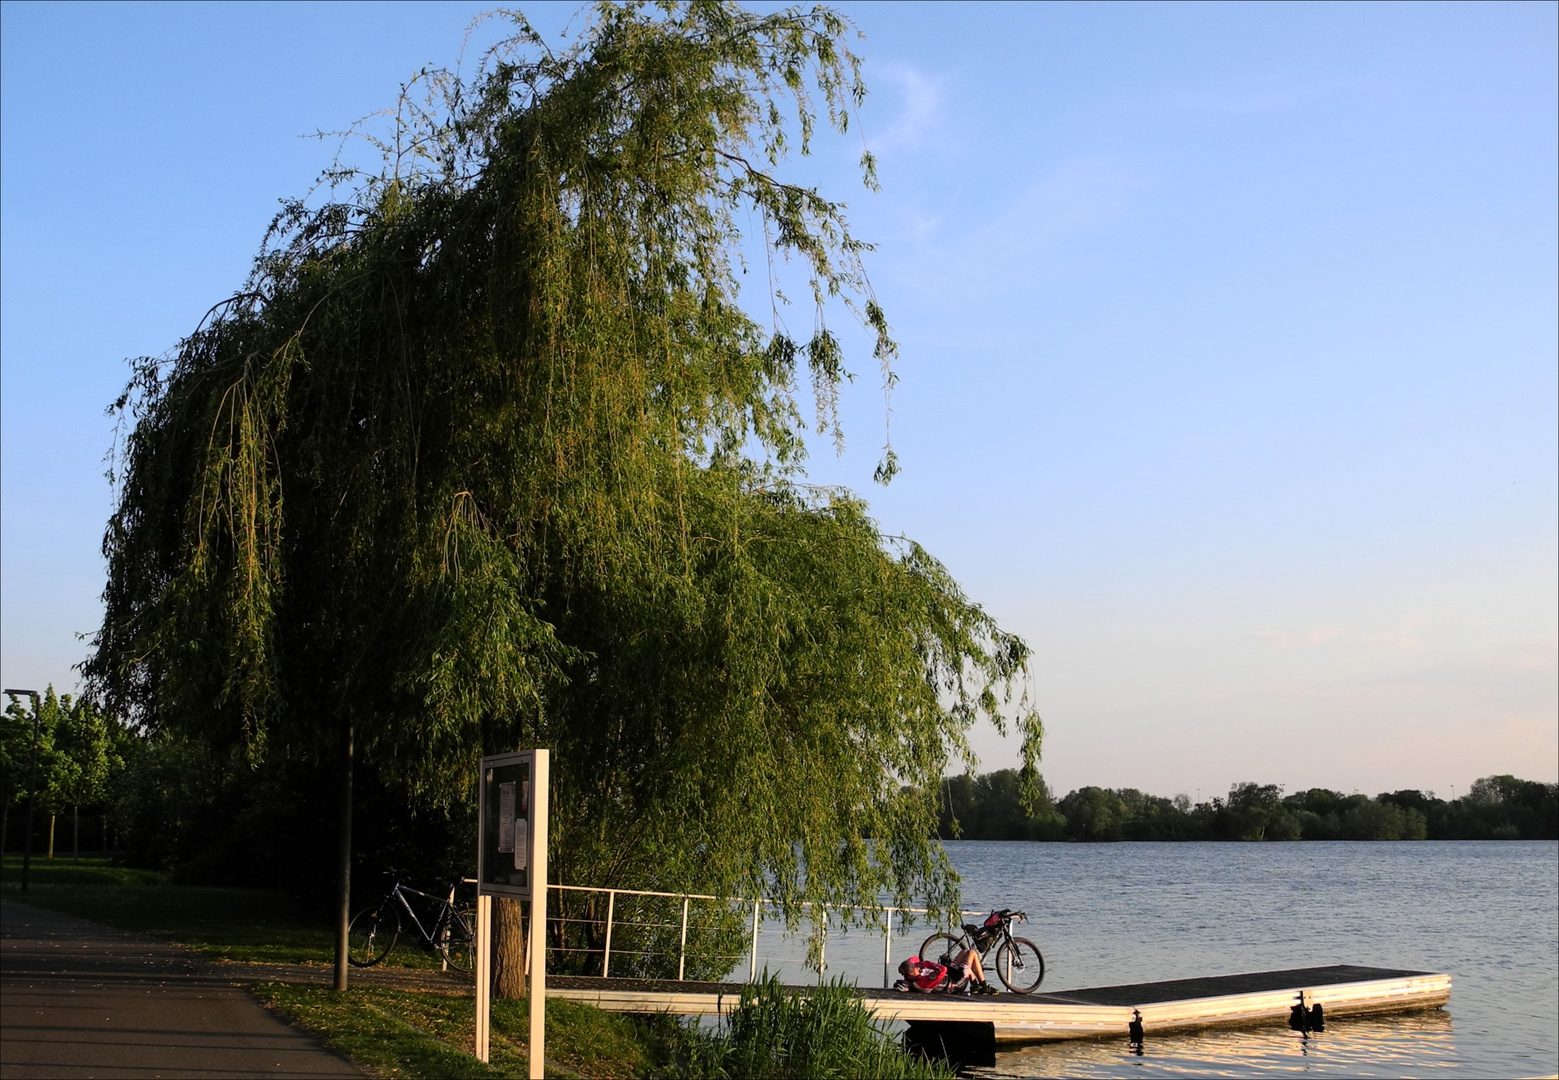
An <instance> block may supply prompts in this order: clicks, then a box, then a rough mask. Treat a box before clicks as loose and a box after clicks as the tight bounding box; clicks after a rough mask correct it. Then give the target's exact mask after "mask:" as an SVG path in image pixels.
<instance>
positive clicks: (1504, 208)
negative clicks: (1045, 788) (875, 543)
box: [0, 3, 1559, 798]
mask: <svg viewBox="0 0 1559 1080" xmlns="http://www.w3.org/2000/svg"><path fill="white" fill-rule="evenodd" d="M841 6H842V7H843V8H844V10H845V11H846V12H847V13H848V14H850V15H851V16H852V17H853V18H854V19H855V20H856V22H857V24H858V25H859V27H860V28H861V30H862V31H863V32H864V33H865V34H866V40H864V41H863V42H861V43H860V51H861V52H862V54H863V55H864V56H865V57H866V61H867V66H866V72H867V79H868V82H869V84H870V85H871V88H872V96H871V98H870V99H869V101H868V104H867V107H866V110H865V112H864V115H863V117H862V120H863V124H862V128H863V129H864V131H863V132H862V133H857V132H854V131H852V132H851V134H850V135H848V136H846V137H844V138H840V139H825V140H823V141H822V143H821V144H820V146H819V152H818V154H817V155H816V156H815V157H814V158H812V159H810V160H808V161H806V162H803V163H799V164H798V165H797V167H796V170H795V175H796V176H798V177H801V178H805V179H807V180H808V181H809V182H816V183H818V184H820V185H823V186H824V187H825V189H827V190H828V191H830V192H832V193H836V194H838V195H840V196H841V197H843V198H845V199H847V200H848V201H849V202H850V204H851V217H852V220H853V222H854V224H855V227H856V231H857V232H858V233H859V234H860V235H862V236H863V237H864V238H866V239H869V240H872V241H874V242H875V243H876V244H877V245H878V250H877V251H876V253H875V254H874V255H873V256H872V257H871V260H870V262H869V264H868V268H869V271H870V273H871V275H872V279H873V284H874V287H875V289H876V291H877V294H878V296H879V297H880V299H881V300H882V303H883V305H884V307H885V308H886V309H887V312H888V315H889V318H890V320H891V321H892V323H893V325H894V328H895V330H896V332H897V335H898V338H899V340H900V342H901V344H902V348H903V355H902V358H901V360H900V363H899V373H900V376H901V378H902V382H901V384H900V386H899V388H898V389H897V390H896V391H895V393H894V396H893V399H892V417H891V418H892V437H893V442H894V445H895V447H896V448H897V451H898V453H899V455H900V456H901V458H902V459H903V464H904V468H905V471H904V474H903V475H902V476H901V477H900V478H899V479H898V480H897V481H895V483H894V484H893V485H892V486H891V487H890V488H888V489H886V490H884V489H881V488H876V487H874V486H873V485H872V484H871V483H870V474H871V470H872V467H873V466H874V464H875V463H876V460H877V456H878V448H879V446H880V445H881V443H882V429H883V421H884V406H883V399H882V395H881V392H880V390H879V389H878V387H877V379H876V378H875V377H874V372H873V370H872V365H871V361H870V357H869V356H868V355H866V353H865V351H864V349H862V350H858V352H857V356H858V360H857V362H856V364H855V368H856V370H858V371H859V372H860V374H861V377H860V379H859V381H858V382H857V384H856V385H855V386H853V387H852V388H851V389H850V390H849V391H848V392H847V394H846V398H845V401H844V414H845V420H846V431H847V436H848V437H849V445H848V448H847V450H846V452H845V454H844V455H843V457H839V458H836V457H835V456H834V454H833V452H832V450H831V449H830V448H828V447H826V446H823V445H819V447H818V448H817V449H816V451H815V453H814V458H813V463H812V475H813V478H814V479H816V480H818V481H820V482H827V483H842V484H847V485H849V486H852V487H854V488H856V489H857V490H860V491H862V492H863V493H865V494H866V495H867V497H868V498H869V499H870V500H871V502H872V506H873V508H874V511H875V512H876V513H877V515H878V517H879V519H880V520H881V522H882V523H883V525H884V527H885V528H886V529H888V530H889V531H891V532H902V533H905V534H908V535H910V536H913V537H915V538H916V539H918V540H920V541H921V542H923V543H924V544H925V545H926V546H927V547H928V548H929V549H930V550H932V551H933V552H934V553H936V554H937V555H939V556H940V557H941V558H942V559H944V560H945V561H946V562H947V563H948V565H949V566H950V567H951V569H952V570H953V572H954V573H955V574H956V575H957V576H958V577H959V579H960V580H961V581H963V582H964V584H965V585H966V587H967V589H968V591H969V592H970V594H971V595H972V596H974V597H975V598H976V599H977V600H978V601H979V602H981V603H982V604H984V605H985V606H986V607H987V608H989V609H990V610H991V611H993V612H994V613H995V614H996V615H997V616H998V617H999V618H1000V619H1001V620H1002V621H1003V622H1004V623H1005V624H1006V625H1008V626H1009V627H1011V628H1012V629H1014V630H1016V631H1018V632H1020V633H1022V634H1023V635H1024V636H1025V637H1026V638H1027V639H1028V640H1029V641H1030V643H1031V644H1032V645H1033V646H1034V648H1035V652H1036V660H1035V665H1034V667H1035V670H1034V685H1033V693H1034V696H1035V698H1036V700H1037V702H1038V704H1039V707H1040V709H1041V712H1042V713H1043V715H1044V716H1045V719H1046V722H1047V728H1048V732H1049V736H1048V741H1047V745H1046V752H1045V771H1046V774H1047V776H1048V778H1049V779H1050V780H1051V782H1052V784H1053V785H1054V786H1056V787H1058V788H1060V789H1061V790H1063V791H1064V790H1067V789H1068V788H1071V787H1073V786H1077V785H1080V784H1085V783H1096V784H1104V785H1108V786H1124V785H1132V786H1137V787H1142V788H1145V789H1148V790H1151V791H1155V792H1160V793H1164V794H1173V793H1175V792H1180V791H1184V792H1187V793H1189V794H1192V795H1193V796H1194V795H1196V794H1197V793H1198V792H1200V794H1201V796H1202V797H1204V798H1205V797H1207V796H1208V795H1210V794H1213V793H1216V792H1220V791H1222V790H1224V789H1226V788H1227V787H1228V785H1229V784H1230V783H1231V782H1234V781H1238V780H1245V779H1251V780H1260V781H1263V782H1275V783H1283V784H1285V785H1287V786H1288V787H1289V789H1290V790H1295V789H1298V788H1301V787H1307V786H1311V785H1325V786H1332V787H1340V788H1343V789H1344V790H1353V789H1358V790H1362V791H1369V792H1374V791H1380V790H1386V789H1394V788H1398V787H1422V788H1429V789H1434V790H1436V791H1438V792H1439V793H1440V794H1442V795H1449V794H1450V793H1451V788H1452V787H1453V785H1454V786H1455V788H1456V789H1457V790H1458V791H1465V789H1466V785H1467V784H1469V783H1470V782H1471V781H1472V780H1473V779H1474V778H1476V777H1477V776H1481V775H1486V774H1489V773H1494V772H1515V773H1517V774H1518V775H1522V776H1527V777H1531V778H1537V779H1546V780H1554V779H1556V775H1559V672H1556V652H1559V599H1556V598H1559V580H1556V578H1559V575H1556V550H1559V535H1556V534H1559V528H1556V518H1559V506H1556V503H1559V496H1556V490H1559V477H1556V475H1555V473H1556V461H1559V446H1556V443H1559V431H1556V428H1559V425H1556V399H1559V393H1556V390H1559V388H1556V385H1555V382H1556V377H1555V372H1556V363H1555V359H1556V352H1559V341H1556V336H1559V334H1556V323H1559V313H1556V299H1555V298H1556V295H1559V282H1556V280H1555V279H1556V276H1559V275H1556V264H1559V258H1556V255H1559V252H1556V234H1559V222H1556V220H1555V219H1556V205H1559V197H1556V196H1559V190H1556V189H1559V177H1556V172H1559V169H1556V158H1559V147H1556V134H1555V133H1556V130H1559V117H1556V111H1559V110H1556V93H1555V87H1556V82H1559V79H1556V74H1559V73H1556V60H1555V57H1556V55H1559V48H1556V46H1559V22H1556V11H1559V8H1556V6H1555V5H1553V4H1513V5H1501V4H1488V3H1485V4H1476V5H1473V4H1467V5H1457V4H1437V5H1415V4H1388V5H1371V4H1349V5H1336V4H1333V5H1285V4H1262V5H1239V4H1213V5H1194V4H1193V5H1154V4H1132V5H1070V4H1048V5H1034V6H1023V5H1015V4H992V5H981V4H959V5H933V4H916V5H912V6H911V5H905V6H898V5H893V4H874V5H853V4H846V5H841ZM484 7H485V5H480V4H459V3H451V4H415V3H402V4H395V5H369V4H361V5H355V4H308V5H291V4H267V5H248V4H227V5H220V6H215V5H213V6H200V5H158V4H145V5H111V4H110V5H71V4H48V5H37V4H21V3H5V4H4V5H3V6H0V114H3V115H0V668H3V678H4V684H5V685H7V686H15V685H18V684H22V685H33V684H42V683H46V682H51V681H52V682H54V683H55V684H56V685H58V686H61V687H68V686H71V685H73V684H74V682H75V675H74V673H73V671H72V670H71V669H72V665H74V664H75V663H77V662H78V661H79V660H80V659H81V657H82V655H83V652H84V645H83V644H82V642H81V641H79V640H78V639H77V638H76V637H75V634H76V633H78V632H90V631H91V630H92V629H93V628H94V627H95V624H96V620H97V618H98V605H97V594H98V592H99V591H100V589H101V587H102V578H103V567H102V562H101V559H100V557H99V555H98V545H99V541H100V537H101V531H102V524H103V521H104V519H105V518H106V516H107V513H108V509H109V505H110V492H109V489H108V487H107V485H106V483H105V482H104V481H103V477H102V474H103V469H104V463H103V457H104V454H105V453H106V451H107V450H108V449H109V447H110V445H111V442H112V435H113V433H112V423H111V421H110V420H109V419H108V418H107V417H105V416H104V413H103V409H104V406H105V405H106V404H107V403H108V402H109V401H111V400H112V399H113V398H114V397H115V396H116V394H117V393H118V391H119V389H120V387H121V386H122V384H123V382H124V380H125V377H126V368H125V365H124V358H125V357H127V356H132V355H137V354H143V353H161V352H163V351H165V350H166V349H168V348H169V347H171V346H172V345H173V344H174V343H175V342H176V341H177V340H178V338H179V337H180V336H181V335H183V334H185V333H187V332H188V331H189V330H190V329H192V328H193V327H194V325H195V323H196V322H197V320H198V319H199V318H200V316H201V315H202V313H204V311H205V310H206V309H207V308H208V307H209V306H210V305H211V304H212V303H214V302H215V301H217V300H219V299H222V298H223V297H224V296H226V295H228V294H229V293H230V292H231V291H232V290H233V289H235V288H236V287H237V286H238V285H239V283H240V282H241V281H242V279H243V276H244V274H245V271H246V269H247V266H248V263H249V260H250V258H251V257H252V255H253V254H254V251H255V249H256V246H257V244H258V242H259V239H260V236H261V234H262V232H263V230H264V228H265V225H266V223H267V222H268V221H269V219H270V216H271V215H272V214H273V213H274V211H275V208H276V200H277V199H278V198H281V197H283V196H288V195H297V194H301V193H303V192H304V191H306V190H307V189H308V187H309V185H310V183H311V182H312V180H313V178H314V177H315V175H316V174H317V173H318V171H319V170H320V169H321V168H323V167H324V166H325V165H327V164H328V163H329V161H330V158H331V155H332V153H333V150H334V144H333V143H328V142H327V143H321V142H319V141H317V140H312V139H307V138H301V137H300V136H303V135H306V134H307V133H310V132H313V131H316V130H318V129H321V128H323V129H336V128H340V127H342V126H345V125H347V124H349V123H351V122H352V121H353V120H355V119H357V118H359V117H361V116H363V115H365V114H367V113H369V112H372V111H374V110H376V109H379V108H382V107H384V106H385V105H388V104H390V103H391V102H392V101H393V99H394V95H395V92H396V87H397V86H398V84H399V83H400V82H401V81H403V80H404V79H406V78H407V77H409V76H410V75H411V74H412V73H414V72H415V71H416V70H417V69H418V68H419V67H421V66H422V65H424V64H429V63H432V64H450V63H453V62H454V61H455V60H456V59H457V57H458V54H459V51H460V48H461V42H462V40H463V37H464V34H465V30H466V27H467V26H468V24H469V23H470V21H471V19H472V17H473V16H474V15H476V14H477V13H478V12H480V11H481V10H483V8H484ZM524 7H525V10H526V11H527V12H528V13H530V14H531V15H532V16H533V18H534V19H535V21H536V22H537V23H538V25H540V26H542V27H543V28H545V29H547V30H548V31H549V32H557V31H560V30H561V29H562V28H563V27H564V25H565V24H566V23H567V22H568V21H569V19H570V18H571V17H572V16H573V14H574V13H575V11H576V10H577V8H576V6H575V5H572V4H563V5H548V4H542V5H525V6H524ZM484 35H486V36H490V35H491V31H490V29H483V30H479V31H478V32H477V35H476V40H478V41H481V40H484ZM863 137H864V139H865V141H866V144H867V145H868V146H870V147H871V148H872V149H873V150H874V151H875V152H876V153H877V154H878V156H879V158H880V161H881V177H882V192H881V193H880V194H875V195H873V194H870V193H868V192H866V191H865V190H863V189H862V188H861V187H860V185H859V182H858V179H857V178H856V177H855V175H854V174H853V172H852V163H853V162H854V160H855V158H856V157H858V156H859V153H860V149H861V139H862V138H863ZM754 303H755V305H758V306H761V307H763V308H766V306H767V304H766V302H761V301H760V298H758V297H754ZM796 317H797V318H798V319H801V320H803V321H809V320H810V316H808V315H804V314H801V313H798V314H797V316H796ZM850 340H851V341H854V342H856V343H857V344H859V343H860V339H859V338H858V337H851V338H850ZM978 743H979V746H980V747H981V749H982V751H983V753H984V758H985V761H984V763H985V765H986V766H988V767H994V766H998V765H1004V764H1009V763H1010V762H1011V758H1012V748H1011V746H1010V745H1009V744H1007V743H1005V742H1003V741H1002V740H1000V739H998V738H996V737H994V735H982V736H981V738H980V739H979V740H978Z"/></svg>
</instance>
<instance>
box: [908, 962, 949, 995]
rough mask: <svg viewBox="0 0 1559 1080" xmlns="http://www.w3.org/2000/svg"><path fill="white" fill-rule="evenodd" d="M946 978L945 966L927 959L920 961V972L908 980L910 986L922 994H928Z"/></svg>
mask: <svg viewBox="0 0 1559 1080" xmlns="http://www.w3.org/2000/svg"><path fill="white" fill-rule="evenodd" d="M946 980H947V968H945V967H943V966H942V965H941V964H933V963H932V962H931V961H929V960H922V961H921V962H920V974H918V975H916V976H915V977H914V978H913V979H911V980H909V984H910V986H912V987H914V988H915V989H916V990H919V991H920V992H921V993H923V994H929V993H930V992H931V991H933V990H935V989H937V988H938V987H940V986H941V985H942V983H943V982H945V981H946Z"/></svg>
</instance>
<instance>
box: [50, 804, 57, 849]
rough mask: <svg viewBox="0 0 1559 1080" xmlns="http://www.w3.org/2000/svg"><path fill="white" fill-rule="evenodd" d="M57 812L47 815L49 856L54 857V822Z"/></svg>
mask: <svg viewBox="0 0 1559 1080" xmlns="http://www.w3.org/2000/svg"><path fill="white" fill-rule="evenodd" d="M57 817H58V815H57V814H50V815H49V858H51V859H52V858H54V822H55V819H56V818H57Z"/></svg>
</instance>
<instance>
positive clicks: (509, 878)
mask: <svg viewBox="0 0 1559 1080" xmlns="http://www.w3.org/2000/svg"><path fill="white" fill-rule="evenodd" d="M535 759H536V752H535V751H534V750H526V751H524V752H522V753H518V754H494V755H491V756H489V757H484V758H483V759H482V775H481V797H480V799H479V808H478V809H479V814H480V824H479V826H478V832H479V836H478V840H477V868H476V876H477V892H478V893H479V894H481V895H483V896H507V897H511V898H513V899H516V900H526V899H529V898H530V895H531V886H532V883H533V882H534V881H535V878H536V876H537V875H536V874H535V872H534V870H535V868H534V867H532V866H531V858H532V853H531V846H532V840H533V837H532V827H533V824H534V822H535V820H536V815H535V813H534V812H533V808H534V802H535V796H536V760H535Z"/></svg>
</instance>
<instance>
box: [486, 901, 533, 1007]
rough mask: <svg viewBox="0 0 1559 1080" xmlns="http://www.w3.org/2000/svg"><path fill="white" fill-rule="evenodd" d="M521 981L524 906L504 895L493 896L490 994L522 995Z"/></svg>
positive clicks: (523, 952)
mask: <svg viewBox="0 0 1559 1080" xmlns="http://www.w3.org/2000/svg"><path fill="white" fill-rule="evenodd" d="M526 990H527V987H526V983H525V908H524V906H523V905H522V904H521V902H520V901H518V900H511V899H509V897H507V896H498V897H494V898H493V993H494V994H496V995H497V996H498V997H501V998H522V997H524V996H525V993H526Z"/></svg>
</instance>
